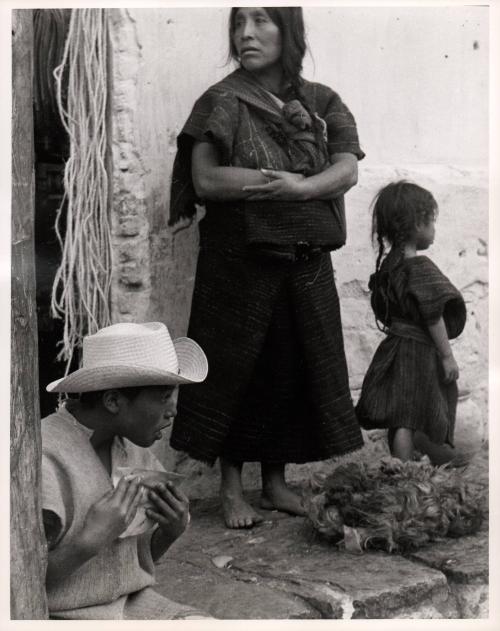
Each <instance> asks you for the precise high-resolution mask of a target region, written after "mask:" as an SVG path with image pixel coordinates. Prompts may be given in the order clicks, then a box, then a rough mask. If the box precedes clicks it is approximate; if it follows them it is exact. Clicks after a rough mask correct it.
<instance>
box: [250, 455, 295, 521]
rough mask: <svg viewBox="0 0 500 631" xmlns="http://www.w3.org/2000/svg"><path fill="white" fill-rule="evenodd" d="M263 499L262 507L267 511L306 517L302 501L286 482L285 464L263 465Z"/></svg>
mask: <svg viewBox="0 0 500 631" xmlns="http://www.w3.org/2000/svg"><path fill="white" fill-rule="evenodd" d="M261 469H262V498H261V502H260V505H261V507H262V508H264V509H266V510H279V511H283V512H284V513H290V514H291V515H305V514H306V510H305V508H304V505H303V502H302V499H301V497H300V495H299V494H298V493H296V492H295V491H292V489H290V488H289V487H288V486H287V483H286V481H285V465H284V464H266V463H264V462H263V463H262V464H261Z"/></svg>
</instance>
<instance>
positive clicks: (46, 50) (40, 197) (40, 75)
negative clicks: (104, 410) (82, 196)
mask: <svg viewBox="0 0 500 631" xmlns="http://www.w3.org/2000/svg"><path fill="white" fill-rule="evenodd" d="M70 14H71V11H70V10H68V9H65V10H61V9H59V10H57V9H37V10H35V11H34V12H33V36H34V72H33V114H34V144H35V265H36V304H37V320H38V352H39V387H40V412H41V415H42V418H43V417H44V416H46V415H47V414H50V413H51V412H53V411H54V409H55V406H56V404H57V399H56V396H55V395H54V394H49V393H48V392H46V390H45V387H46V386H47V384H48V383H50V382H51V381H53V380H55V379H58V378H59V377H62V376H63V374H64V369H65V364H64V362H60V361H57V359H56V356H57V353H58V346H57V343H58V342H59V341H60V340H62V338H63V321H62V320H61V319H54V318H53V317H52V316H51V313H50V304H51V294H52V285H53V282H54V278H55V275H56V271H57V268H58V266H59V263H60V261H61V248H60V245H59V242H58V240H57V236H56V230H55V224H56V216H57V211H58V209H59V207H60V206H61V204H62V203H63V194H64V188H63V176H64V165H65V162H66V160H67V159H68V156H69V142H68V136H67V134H66V130H65V129H64V127H63V125H62V122H61V119H60V116H59V112H58V108H57V99H56V84H55V79H54V74H53V72H54V69H55V68H56V67H57V66H58V65H59V64H60V63H61V60H62V57H63V51H64V43H65V40H66V35H67V32H68V25H69V18H70ZM63 96H64V95H63ZM63 211H64V209H63ZM62 218H63V224H64V212H63V215H62ZM60 230H61V232H62V234H64V230H65V226H64V225H61V226H60Z"/></svg>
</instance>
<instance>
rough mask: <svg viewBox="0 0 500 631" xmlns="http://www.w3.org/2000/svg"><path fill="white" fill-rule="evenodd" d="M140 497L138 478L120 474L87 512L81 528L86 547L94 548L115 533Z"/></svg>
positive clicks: (124, 524)
mask: <svg viewBox="0 0 500 631" xmlns="http://www.w3.org/2000/svg"><path fill="white" fill-rule="evenodd" d="M143 497H144V490H143V488H142V487H141V486H140V482H139V479H138V478H133V479H131V480H126V479H125V478H121V479H120V481H119V482H118V484H117V486H116V488H114V489H110V490H109V491H108V492H107V493H105V494H104V495H103V496H102V497H101V499H99V500H97V502H95V504H93V505H92V506H91V507H90V508H89V510H88V512H87V515H86V517H85V522H84V525H83V531H82V537H83V538H84V540H85V542H86V544H87V545H88V546H89V547H90V549H91V550H95V551H97V550H98V549H99V548H102V547H103V546H105V545H107V544H109V543H111V542H112V541H114V540H115V539H116V538H117V537H119V536H120V535H121V534H122V532H124V531H125V530H126V528H127V527H128V525H129V524H130V523H131V521H132V520H133V519H134V517H135V513H136V511H137V506H138V505H139V502H140V501H141V499H142V498H143Z"/></svg>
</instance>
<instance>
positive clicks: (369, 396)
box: [356, 181, 466, 460]
mask: <svg viewBox="0 0 500 631" xmlns="http://www.w3.org/2000/svg"><path fill="white" fill-rule="evenodd" d="M437 212H438V208H437V204H436V201H435V200H434V197H433V196H432V195H431V193H429V191H427V190H425V189H423V188H421V187H420V186H417V185H416V184H412V183H410V182H405V181H400V182H395V183H392V184H389V185H388V186H386V187H385V188H383V189H382V190H381V191H380V192H379V193H378V195H377V197H376V199H375V204H374V208H373V223H372V236H373V238H374V239H375V236H376V239H377V242H378V257H377V263H376V268H375V274H372V276H371V278H370V282H369V288H370V290H371V305H372V309H373V311H374V313H375V318H376V320H377V325H379V322H380V323H381V324H382V326H379V328H381V330H383V331H384V332H385V333H386V334H387V337H386V338H385V339H384V340H383V341H382V342H381V344H380V346H379V347H378V349H377V351H376V353H375V356H374V357H373V360H372V362H371V364H370V367H369V368H368V372H367V374H366V376H365V379H364V381H363V387H362V391H361V397H360V399H359V402H358V404H357V408H356V411H357V414H358V419H359V421H360V424H361V426H362V427H364V428H365V429H375V428H382V427H385V428H387V429H388V441H389V447H390V450H391V453H392V455H393V456H394V457H397V458H400V459H401V460H409V459H411V458H412V456H413V449H414V435H415V432H423V433H424V434H425V435H426V436H427V438H428V439H429V440H430V441H431V442H432V443H434V444H437V445H443V443H448V444H449V445H451V446H453V431H454V426H455V412H456V405H457V396H458V389H457V379H458V366H457V362H456V361H455V358H454V356H453V352H452V350H451V347H450V343H449V341H448V340H449V339H453V338H455V337H457V336H458V335H460V333H461V332H462V330H463V328H464V326H465V319H466V310H465V303H464V300H463V298H462V296H461V294H460V292H459V291H458V290H457V289H456V288H455V287H454V286H453V285H452V284H451V283H450V281H449V280H448V279H447V278H446V276H444V275H443V274H442V273H441V272H440V270H439V269H438V268H437V267H436V265H434V263H433V262H432V261H431V260H430V259H429V258H428V257H427V256H424V255H419V254H417V252H418V251H419V250H426V249H427V248H428V247H429V246H430V245H431V244H432V243H433V241H434V234H435V221H436V216H437ZM387 246H388V248H389V251H388V252H387V251H386V248H387Z"/></svg>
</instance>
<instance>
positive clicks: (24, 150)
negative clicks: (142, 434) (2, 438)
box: [10, 9, 48, 620]
mask: <svg viewBox="0 0 500 631" xmlns="http://www.w3.org/2000/svg"><path fill="white" fill-rule="evenodd" d="M32 79H33V12H32V11H30V10H26V9H20V10H14V11H13V12H12V281H11V290H12V295H11V309H12V311H11V395H10V403H11V421H10V431H11V447H10V468H11V489H10V510H11V522H10V546H11V547H10V571H11V574H10V581H11V583H10V598H11V618H12V619H15V620H27V619H36V620H40V619H44V618H47V617H48V614H47V599H46V593H45V571H46V557H47V553H46V546H45V538H44V535H43V526H42V515H41V502H40V482H41V480H40V470H41V467H40V464H41V436H40V406H39V401H38V344H37V324H36V302H35V255H34V164H33V104H32Z"/></svg>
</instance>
